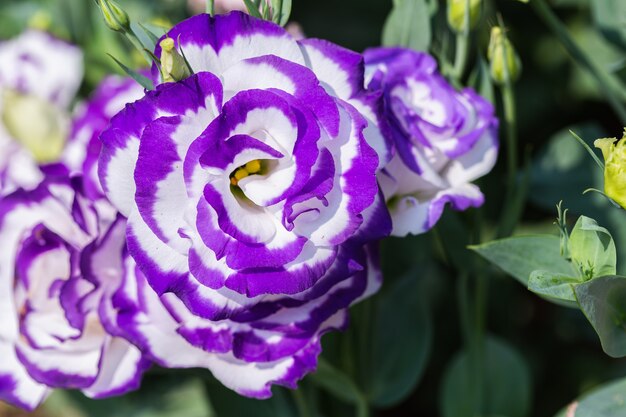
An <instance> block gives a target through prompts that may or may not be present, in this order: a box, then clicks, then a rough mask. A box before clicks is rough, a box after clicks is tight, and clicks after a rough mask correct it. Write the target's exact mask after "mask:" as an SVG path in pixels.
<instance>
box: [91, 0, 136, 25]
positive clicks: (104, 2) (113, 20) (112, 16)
mask: <svg viewBox="0 0 626 417" xmlns="http://www.w3.org/2000/svg"><path fill="white" fill-rule="evenodd" d="M98 5H99V6H100V10H101V11H102V16H104V22H105V23H106V25H107V26H108V27H109V28H110V29H111V30H114V31H116V32H122V33H124V32H127V31H129V30H130V19H129V18H128V13H126V12H125V11H124V10H123V9H122V8H121V7H120V5H119V4H117V3H116V2H114V1H113V0H98Z"/></svg>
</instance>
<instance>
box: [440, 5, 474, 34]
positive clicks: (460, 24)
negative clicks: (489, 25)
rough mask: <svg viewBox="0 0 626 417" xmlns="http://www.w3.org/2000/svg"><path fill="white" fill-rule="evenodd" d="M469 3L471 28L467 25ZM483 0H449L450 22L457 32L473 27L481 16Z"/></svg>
mask: <svg viewBox="0 0 626 417" xmlns="http://www.w3.org/2000/svg"><path fill="white" fill-rule="evenodd" d="M468 5H469V28H468V27H466V24H465V19H466V18H467V13H468V12H467V8H468ZM481 7H482V0H448V24H449V25H450V27H451V28H452V30H454V31H455V32H457V33H464V32H466V31H468V30H470V29H473V28H474V27H475V26H476V24H477V23H478V19H479V18H480V9H481Z"/></svg>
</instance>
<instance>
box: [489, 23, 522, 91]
mask: <svg viewBox="0 0 626 417" xmlns="http://www.w3.org/2000/svg"><path fill="white" fill-rule="evenodd" d="M487 58H489V67H490V71H491V78H493V80H494V81H495V82H496V84H500V85H503V84H508V83H512V82H515V81H516V80H517V79H518V78H519V76H520V74H521V73H522V61H521V60H520V58H519V56H518V55H517V52H516V51H515V48H514V47H513V44H512V43H511V41H510V40H509V38H507V36H506V34H505V33H504V30H503V29H502V28H501V27H499V26H494V27H493V28H492V29H491V39H489V49H488V51H487Z"/></svg>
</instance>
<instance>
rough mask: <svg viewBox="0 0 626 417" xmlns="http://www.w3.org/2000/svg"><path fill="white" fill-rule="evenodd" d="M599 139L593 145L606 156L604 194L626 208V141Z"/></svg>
mask: <svg viewBox="0 0 626 417" xmlns="http://www.w3.org/2000/svg"><path fill="white" fill-rule="evenodd" d="M625 138H626V135H625ZM625 138H622V139H621V140H619V141H618V140H617V139H616V138H604V139H597V140H596V141H595V142H594V143H593V144H594V145H595V147H596V148H600V149H601V150H602V155H603V156H604V194H606V195H607V196H608V197H610V198H611V199H612V200H613V201H615V202H616V203H617V204H619V205H620V206H622V207H623V208H626V139H625Z"/></svg>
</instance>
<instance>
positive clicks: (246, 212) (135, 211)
mask: <svg viewBox="0 0 626 417" xmlns="http://www.w3.org/2000/svg"><path fill="white" fill-rule="evenodd" d="M168 36H169V37H170V38H171V39H175V40H176V42H178V47H179V48H180V49H182V51H183V52H184V55H185V57H186V58H187V60H188V61H189V63H190V64H191V67H192V69H193V71H194V73H195V74H194V75H192V76H190V77H189V78H186V79H184V80H182V81H179V82H173V83H166V84H161V85H159V86H158V87H157V89H156V90H154V91H149V92H147V93H146V95H145V97H144V98H142V99H140V100H138V101H137V102H135V103H133V104H130V105H128V106H127V107H126V108H125V109H124V110H123V111H122V112H121V113H120V114H118V115H117V116H115V117H114V118H113V119H112V121H111V126H110V127H109V128H108V129H107V130H106V131H105V132H104V133H103V134H102V136H101V139H102V141H103V150H102V154H101V157H100V162H99V164H100V167H99V170H100V180H101V183H102V186H103V189H104V191H105V192H106V194H107V196H108V197H109V199H110V200H111V201H112V202H113V204H114V205H115V206H116V207H117V208H118V209H119V210H120V212H121V213H122V214H123V215H125V216H127V217H128V225H127V239H128V250H129V253H130V255H131V256H132V258H133V259H134V261H136V264H137V266H138V268H139V270H140V271H141V273H143V275H144V276H145V281H146V282H147V284H148V285H146V282H144V281H143V278H142V277H141V274H137V271H136V269H134V268H133V267H132V264H131V265H129V267H128V268H127V274H129V276H128V277H127V281H126V282H127V284H128V285H127V286H125V289H124V291H123V292H122V293H120V294H127V295H126V296H122V295H119V296H118V297H116V300H117V302H118V303H121V304H118V305H115V306H112V308H113V309H114V310H118V314H119V316H118V319H117V323H118V325H119V326H120V327H124V328H125V331H126V332H127V333H132V334H134V337H133V339H132V340H133V342H134V343H136V344H137V345H139V346H140V347H142V349H143V350H144V351H146V352H147V353H148V354H149V356H150V357H151V359H153V360H155V361H156V362H157V363H159V364H161V365H163V366H168V367H189V366H204V367H207V368H209V369H210V370H211V371H212V372H213V373H214V375H215V376H216V377H217V378H218V379H220V380H221V381H222V382H223V383H224V384H225V385H227V386H228V387H230V388H232V389H234V390H236V391H238V392H240V393H242V394H245V395H249V396H255V397H267V396H269V395H271V391H270V388H271V385H272V384H273V383H278V384H282V385H287V386H294V385H295V383H296V381H297V380H298V379H300V378H301V377H302V376H303V375H304V374H305V373H306V372H308V371H310V370H312V369H314V367H315V364H316V358H317V355H318V354H319V351H320V337H321V335H322V334H323V333H325V332H327V331H329V330H332V329H338V328H342V327H343V326H344V325H345V323H346V318H347V308H348V307H349V306H350V305H351V304H352V303H354V302H356V301H357V300H359V299H361V298H363V297H365V296H367V295H369V294H370V293H372V292H373V291H375V290H376V289H377V287H378V285H379V283H380V274H379V271H378V267H377V261H376V258H377V257H376V254H375V253H374V252H375V251H374V250H373V249H371V248H368V249H365V248H364V245H365V244H367V243H368V242H371V241H374V240H377V239H380V238H381V237H383V236H385V235H387V234H388V233H389V230H390V219H389V217H388V216H389V215H388V212H387V209H386V207H385V205H384V202H383V201H382V198H381V196H380V195H379V190H378V186H377V180H376V172H377V170H378V168H379V164H381V161H383V162H382V163H384V161H385V160H386V158H388V156H389V154H390V151H389V149H388V147H387V143H386V142H385V140H384V139H383V135H382V134H381V131H380V128H379V126H378V124H377V121H378V113H377V112H378V109H379V106H380V103H379V100H378V98H379V94H368V93H367V92H365V91H364V90H363V63H362V58H361V57H360V55H358V54H356V53H354V52H351V51H348V50H345V49H342V48H340V47H338V46H336V45H333V44H330V43H327V42H323V41H319V40H305V41H299V42H297V41H295V40H294V39H293V38H291V36H289V35H288V34H287V33H286V32H285V30H284V29H282V28H280V27H279V26H276V25H274V24H272V23H269V22H264V21H261V20H258V19H255V18H252V17H250V16H247V15H245V14H243V13H237V12H233V13H231V14H229V15H226V16H217V17H214V18H211V17H209V16H207V15H199V16H195V17H193V18H191V19H189V20H187V21H184V22H182V23H181V24H179V25H177V26H176V27H174V28H173V29H172V30H171V31H170V33H168ZM160 53H161V51H160V49H159V48H157V50H156V55H157V56H159V55H160ZM155 76H158V72H157V71H155ZM363 115H364V116H365V117H364V116H363ZM368 141H369V144H368ZM377 151H379V152H377ZM133 277H134V278H133ZM138 300H139V301H138ZM146 300H147V301H146ZM166 313H167V314H166ZM146 317H147V318H149V320H148V319H146ZM177 337H178V339H177ZM174 341H176V342H174ZM174 343H177V344H176V345H175V344H174Z"/></svg>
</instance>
